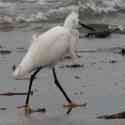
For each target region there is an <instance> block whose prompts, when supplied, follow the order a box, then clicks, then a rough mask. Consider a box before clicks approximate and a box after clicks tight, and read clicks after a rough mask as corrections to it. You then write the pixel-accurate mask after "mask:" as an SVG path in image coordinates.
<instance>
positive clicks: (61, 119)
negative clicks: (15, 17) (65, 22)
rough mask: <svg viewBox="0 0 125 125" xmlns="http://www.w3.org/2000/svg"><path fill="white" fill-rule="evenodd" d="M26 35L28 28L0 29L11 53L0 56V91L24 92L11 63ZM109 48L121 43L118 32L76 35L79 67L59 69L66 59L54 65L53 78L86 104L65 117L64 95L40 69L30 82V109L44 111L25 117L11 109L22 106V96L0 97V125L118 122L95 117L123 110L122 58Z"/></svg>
mask: <svg viewBox="0 0 125 125" xmlns="http://www.w3.org/2000/svg"><path fill="white" fill-rule="evenodd" d="M31 36H32V32H20V31H12V32H0V38H1V39H0V45H2V46H3V47H4V48H5V49H6V50H10V51H11V53H10V54H0V69H1V70H0V80H1V81H0V93H3V92H7V91H11V92H12V91H13V92H26V91H27V86H28V80H14V79H13V77H12V66H13V64H15V65H17V64H18V63H19V62H20V60H21V59H22V57H23V56H24V54H25V52H26V50H27V48H28V46H29V44H30V40H31ZM114 47H116V48H117V47H125V36H124V35H120V34H113V35H112V36H111V37H109V38H106V39H95V38H94V39H87V38H85V39H81V40H80V42H79V45H78V50H79V51H78V55H79V56H80V58H78V64H80V65H83V66H82V67H77V68H76V67H75V68H72V67H70V68H69V67H68V68H67V67H64V66H65V65H69V64H72V63H71V62H68V61H65V62H61V63H59V64H58V65H57V66H56V71H57V73H58V78H59V80H60V82H61V84H62V86H63V87H64V88H65V90H66V91H67V93H68V94H69V96H70V97H71V99H72V100H73V101H76V102H81V103H87V105H86V107H80V108H75V109H72V111H71V112H70V113H69V115H67V114H66V112H67V110H68V109H66V108H63V104H64V103H65V99H64V97H63V96H62V95H61V93H60V91H59V90H58V89H57V88H56V86H55V85H54V81H53V78H52V72H51V71H50V70H48V69H44V70H43V71H41V72H40V73H39V75H38V78H37V79H36V80H35V82H34V84H33V91H34V94H33V96H31V100H30V104H31V105H32V106H33V108H35V109H36V108H46V110H47V112H46V113H33V114H32V115H31V117H25V116H24V114H23V113H22V112H19V111H18V109H17V108H16V107H17V106H20V105H23V104H24V102H25V95H22V96H18V95H17V96H11V97H10V96H0V108H6V110H0V125H18V124H19V123H20V122H21V123H20V124H24V125H29V124H30V125H41V124H43V125H46V124H47V125H56V124H57V125H58V124H61V125H70V124H72V125H76V124H77V125H83V124H84V125H117V124H120V125H124V124H125V120H104V119H97V118H96V117H97V116H100V115H103V114H110V113H117V112H121V111H125V57H124V56H121V55H120V54H117V53H114V51H113V50H112V48H114ZM20 48H21V51H20ZM23 50H24V51H23ZM81 50H84V52H81ZM87 50H91V51H87ZM93 50H94V51H93ZM97 50H101V51H97ZM109 50H111V51H109ZM85 51H86V52H85ZM22 122H24V123H22Z"/></svg>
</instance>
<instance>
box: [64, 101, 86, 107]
mask: <svg viewBox="0 0 125 125" xmlns="http://www.w3.org/2000/svg"><path fill="white" fill-rule="evenodd" d="M63 106H64V107H65V108H76V107H82V106H85V104H80V103H76V102H71V103H68V102H66V103H65V104H64V105H63Z"/></svg>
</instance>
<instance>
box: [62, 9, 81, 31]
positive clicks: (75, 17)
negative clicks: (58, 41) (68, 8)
mask: <svg viewBox="0 0 125 125" xmlns="http://www.w3.org/2000/svg"><path fill="white" fill-rule="evenodd" d="M78 25H79V14H78V12H76V11H72V12H71V13H70V14H69V15H68V16H67V18H66V19H65V22H64V27H65V28H69V29H76V28H77V27H78Z"/></svg>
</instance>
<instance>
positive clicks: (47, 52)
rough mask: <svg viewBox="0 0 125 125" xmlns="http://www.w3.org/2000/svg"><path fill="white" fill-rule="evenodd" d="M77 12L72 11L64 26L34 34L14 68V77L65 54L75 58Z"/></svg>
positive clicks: (51, 63)
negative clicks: (24, 53)
mask: <svg viewBox="0 0 125 125" xmlns="http://www.w3.org/2000/svg"><path fill="white" fill-rule="evenodd" d="M78 22H79V20H78V13H76V12H72V13H71V14H70V15H69V16H68V17H67V18H66V20H65V23H64V26H56V27H54V28H52V29H50V30H48V31H46V32H45V33H43V34H41V35H38V36H37V35H34V36H33V42H32V43H31V46H30V47H29V49H28V52H27V53H26V55H25V56H24V58H23V60H22V62H21V63H20V64H19V66H18V67H17V68H16V70H15V72H14V77H15V78H18V77H22V76H25V75H26V74H27V73H29V72H30V71H32V69H34V68H35V67H38V66H50V65H54V64H56V63H57V62H59V61H60V60H61V59H62V58H63V57H64V56H65V55H66V54H70V55H71V56H72V57H73V58H75V48H76V44H77V42H78V40H79V32H78V31H77V30H76V28H77V27H78Z"/></svg>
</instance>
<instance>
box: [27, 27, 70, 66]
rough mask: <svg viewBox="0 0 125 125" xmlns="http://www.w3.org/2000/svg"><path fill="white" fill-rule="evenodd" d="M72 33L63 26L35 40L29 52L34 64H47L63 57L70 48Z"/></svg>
mask: <svg viewBox="0 0 125 125" xmlns="http://www.w3.org/2000/svg"><path fill="white" fill-rule="evenodd" d="M69 37H71V34H70V32H69V31H68V30H66V29H64V28H63V27H62V28H61V27H60V28H59V27H56V28H53V29H51V30H49V31H48V32H45V33H44V34H42V35H41V36H39V37H38V39H37V40H38V41H37V42H33V43H32V44H31V46H30V48H29V52H28V54H29V55H31V56H29V57H31V58H32V60H33V63H34V64H36V65H37V64H41V65H42V64H43V65H47V64H50V63H52V62H54V61H55V62H56V61H58V60H60V58H62V57H63V56H64V55H65V53H66V52H67V50H68V48H69V44H70V43H69Z"/></svg>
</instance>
